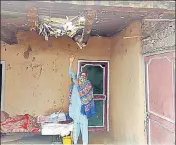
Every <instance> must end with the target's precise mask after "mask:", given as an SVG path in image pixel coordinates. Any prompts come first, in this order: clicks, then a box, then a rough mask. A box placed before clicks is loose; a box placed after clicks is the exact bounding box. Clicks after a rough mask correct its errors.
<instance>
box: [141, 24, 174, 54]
mask: <svg viewBox="0 0 176 145" xmlns="http://www.w3.org/2000/svg"><path fill="white" fill-rule="evenodd" d="M166 50H175V22H171V21H144V22H143V24H142V53H143V54H147V53H154V52H162V51H166Z"/></svg>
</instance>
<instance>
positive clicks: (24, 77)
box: [1, 32, 111, 115]
mask: <svg viewBox="0 0 176 145" xmlns="http://www.w3.org/2000/svg"><path fill="white" fill-rule="evenodd" d="M17 38H18V41H19V44H16V45H7V44H4V43H2V42H1V46H2V47H1V60H5V63H6V71H5V75H6V77H5V97H4V108H5V111H7V112H8V113H9V114H10V115H16V114H24V113H29V114H31V115H42V114H43V115H45V114H48V113H51V112H53V111H56V110H59V109H63V110H64V111H67V106H68V100H69V99H68V95H69V83H70V78H69V75H68V67H69V56H71V55H72V54H74V55H75V57H76V58H75V59H76V60H75V63H74V72H76V69H77V60H78V59H88V60H109V55H110V47H111V39H110V38H102V37H92V38H90V40H89V43H88V45H87V46H86V47H85V48H84V49H83V50H80V49H79V48H78V46H77V45H76V43H75V42H73V41H72V40H71V39H69V38H68V37H60V38H57V39H55V38H50V39H49V41H45V40H44V39H43V37H42V36H39V35H38V34H36V33H35V32H20V33H18V35H17ZM100 50H101V51H100Z"/></svg>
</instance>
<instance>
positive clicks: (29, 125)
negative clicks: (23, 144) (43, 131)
mask: <svg viewBox="0 0 176 145" xmlns="http://www.w3.org/2000/svg"><path fill="white" fill-rule="evenodd" d="M39 130H40V125H39V124H38V123H37V118H35V117H33V116H31V115H29V114H25V115H16V116H13V117H8V118H6V119H5V120H4V121H1V133H9V132H38V131H39Z"/></svg>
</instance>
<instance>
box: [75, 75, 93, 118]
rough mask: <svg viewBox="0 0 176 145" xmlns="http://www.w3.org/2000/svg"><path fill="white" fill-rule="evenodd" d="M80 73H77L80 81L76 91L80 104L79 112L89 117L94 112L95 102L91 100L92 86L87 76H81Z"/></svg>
mask: <svg viewBox="0 0 176 145" xmlns="http://www.w3.org/2000/svg"><path fill="white" fill-rule="evenodd" d="M82 73H83V72H81V73H80V74H79V75H78V80H79V82H80V83H79V84H78V92H79V96H80V99H81V104H82V105H81V113H82V114H83V115H86V116H87V118H90V117H92V116H93V115H94V114H95V113H96V110H95V104H94V100H93V87H92V85H91V83H90V81H89V80H88V79H87V76H86V77H85V78H82V77H81V74H82Z"/></svg>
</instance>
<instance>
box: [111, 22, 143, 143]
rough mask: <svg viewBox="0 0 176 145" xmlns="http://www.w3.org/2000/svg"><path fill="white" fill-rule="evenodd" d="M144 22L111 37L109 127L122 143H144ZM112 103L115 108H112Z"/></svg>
mask: <svg viewBox="0 0 176 145" xmlns="http://www.w3.org/2000/svg"><path fill="white" fill-rule="evenodd" d="M140 35H141V23H140V22H135V23H132V24H131V25H129V26H127V27H126V28H125V29H124V30H122V31H121V32H120V33H119V34H118V35H117V36H116V37H115V38H113V40H112V49H111V53H110V74H111V75H110V86H111V87H110V96H111V98H110V104H111V105H110V118H111V120H110V123H111V124H110V127H111V131H112V135H113V136H114V139H115V142H116V143H119V144H144V142H145V139H144V99H145V98H144V96H145V95H144V82H143V78H144V77H143V75H142V74H143V72H142V56H141V38H140V37H134V36H140ZM112 106H113V107H112Z"/></svg>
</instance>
